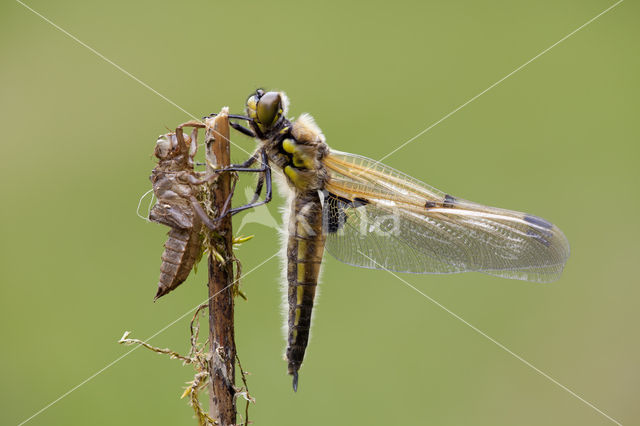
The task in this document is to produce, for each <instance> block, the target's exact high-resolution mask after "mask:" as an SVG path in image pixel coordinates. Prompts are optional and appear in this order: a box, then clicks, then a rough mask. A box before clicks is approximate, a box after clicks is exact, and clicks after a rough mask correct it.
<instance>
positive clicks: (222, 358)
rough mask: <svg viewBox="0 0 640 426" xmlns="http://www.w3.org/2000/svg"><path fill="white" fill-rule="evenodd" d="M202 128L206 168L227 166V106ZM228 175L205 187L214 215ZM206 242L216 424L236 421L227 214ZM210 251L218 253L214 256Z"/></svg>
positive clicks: (221, 205) (224, 197)
mask: <svg viewBox="0 0 640 426" xmlns="http://www.w3.org/2000/svg"><path fill="white" fill-rule="evenodd" d="M206 129H207V130H206V157H207V168H208V171H209V172H212V171H213V167H216V168H224V167H227V166H229V164H230V159H229V117H228V108H223V109H222V111H221V112H220V114H218V115H217V116H216V117H214V118H210V119H207V120H206ZM231 179H232V177H231V175H230V174H229V173H228V172H222V173H219V176H218V178H217V179H215V180H214V181H213V182H212V183H211V185H210V187H209V191H210V197H209V198H210V200H212V205H211V210H212V211H213V212H214V214H215V215H216V216H217V217H219V216H220V215H221V214H222V213H224V210H225V207H228V206H229V205H230V203H227V201H228V200H230V196H231ZM209 244H210V248H211V249H212V250H211V251H210V254H209V341H210V343H211V361H210V364H209V366H210V370H209V415H210V416H211V418H213V419H214V420H215V421H216V423H217V424H218V425H220V426H232V425H235V424H236V406H235V398H234V396H235V393H236V391H235V360H236V345H235V337H234V319H233V312H234V309H233V308H234V306H233V297H234V286H233V282H234V279H233V265H234V262H233V235H232V228H231V215H226V216H225V217H224V218H222V219H220V220H219V222H218V229H217V232H212V233H211V235H210V241H209ZM213 252H216V253H217V254H218V255H219V256H214V255H213ZM220 258H222V259H220ZM221 260H222V261H221ZM214 296H215V297H214Z"/></svg>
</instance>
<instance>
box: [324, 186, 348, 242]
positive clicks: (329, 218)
mask: <svg viewBox="0 0 640 426" xmlns="http://www.w3.org/2000/svg"><path fill="white" fill-rule="evenodd" d="M349 205H351V201H349V200H347V199H345V198H342V197H338V196H337V195H335V194H332V193H331V192H328V191H325V192H324V208H323V209H322V215H323V218H322V226H323V227H324V229H325V230H326V232H328V233H330V234H333V233H336V232H338V231H339V230H340V229H341V228H342V227H343V226H344V224H345V222H346V221H347V214H346V213H345V212H344V210H345V208H346V207H348V206H349Z"/></svg>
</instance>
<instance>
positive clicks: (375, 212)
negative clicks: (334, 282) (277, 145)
mask: <svg viewBox="0 0 640 426" xmlns="http://www.w3.org/2000/svg"><path fill="white" fill-rule="evenodd" d="M323 164H324V165H325V167H326V168H327V170H328V171H329V175H330V179H329V181H328V182H327V184H326V185H325V192H324V207H323V215H324V218H323V220H324V229H325V232H326V235H327V240H326V250H327V251H328V252H329V253H330V254H331V255H333V256H334V257H336V258H337V259H338V260H340V261H343V262H345V263H348V264H351V265H355V266H360V267H364V268H374V269H388V270H391V271H397V272H413V273H453V272H467V271H479V272H485V273H488V274H491V275H496V276H500V277H505V278H512V279H520V280H528V281H537V282H550V281H554V280H556V279H558V278H559V277H560V274H561V273H562V269H563V268H564V264H565V262H566V261H567V258H568V257H569V242H568V241H567V239H566V238H565V236H564V234H563V233H562V231H560V229H558V228H557V227H556V226H554V225H553V224H551V223H549V222H547V221H546V220H544V219H542V218H539V217H537V216H532V215H529V214H526V213H520V212H516V211H510V210H504V209H499V208H495V207H487V206H483V205H480V204H476V203H472V202H470V201H465V200H462V199H459V198H455V197H452V196H450V195H448V194H445V193H444V192H442V191H439V190H437V189H435V188H433V187H431V186H429V185H427V184H425V183H423V182H420V181H419V180H417V179H414V178H412V177H410V176H407V175H405V174H404V173H402V172H399V171H397V170H394V169H392V168H391V167H388V166H385V165H384V164H381V163H379V162H376V161H374V160H371V159H368V158H366V157H362V156H359V155H355V154H348V153H344V152H339V151H333V150H332V151H331V154H330V155H328V156H327V157H325V159H324V160H323Z"/></svg>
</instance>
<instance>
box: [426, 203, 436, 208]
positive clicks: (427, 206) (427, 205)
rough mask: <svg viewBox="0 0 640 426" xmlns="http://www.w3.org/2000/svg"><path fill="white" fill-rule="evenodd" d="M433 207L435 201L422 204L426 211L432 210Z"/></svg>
mask: <svg viewBox="0 0 640 426" xmlns="http://www.w3.org/2000/svg"><path fill="white" fill-rule="evenodd" d="M435 206H436V203H435V201H427V202H426V203H425V204H424V207H425V208H427V209H432V208H434V207H435Z"/></svg>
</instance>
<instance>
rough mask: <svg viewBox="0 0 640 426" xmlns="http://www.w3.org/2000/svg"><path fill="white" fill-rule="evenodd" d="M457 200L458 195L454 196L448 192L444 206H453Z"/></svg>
mask: <svg viewBox="0 0 640 426" xmlns="http://www.w3.org/2000/svg"><path fill="white" fill-rule="evenodd" d="M456 202H457V201H456V197H454V196H453V195H449V194H446V195H445V196H444V202H443V203H442V207H453V205H454V204H455V203H456Z"/></svg>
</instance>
